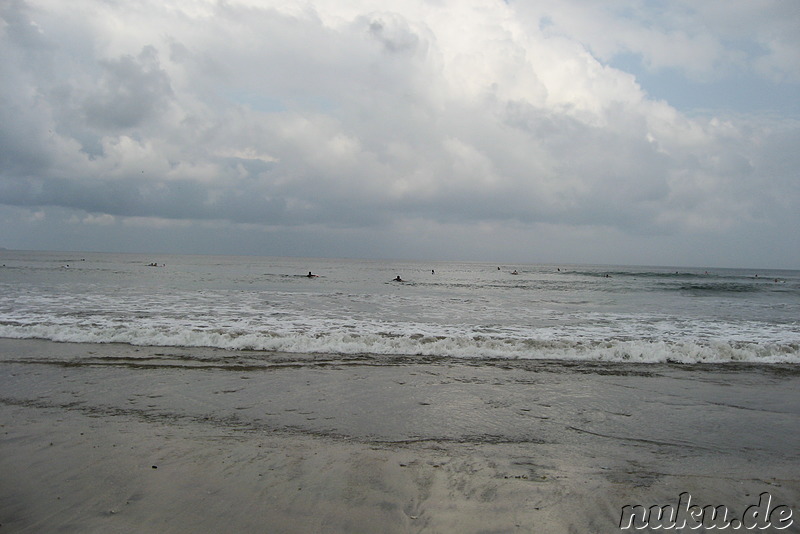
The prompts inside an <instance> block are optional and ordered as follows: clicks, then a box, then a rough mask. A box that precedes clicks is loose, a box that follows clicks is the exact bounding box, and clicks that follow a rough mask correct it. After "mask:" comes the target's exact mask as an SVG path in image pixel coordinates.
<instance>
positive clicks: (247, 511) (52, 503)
mask: <svg viewBox="0 0 800 534" xmlns="http://www.w3.org/2000/svg"><path fill="white" fill-rule="evenodd" d="M259 356H262V357H264V358H265V360H270V358H272V359H271V360H270V361H265V362H263V363H264V365H262V366H260V367H254V366H252V365H248V363H249V360H248V358H250V357H251V355H248V354H242V353H236V352H228V351H220V350H217V349H214V350H205V349H175V348H165V347H157V348H156V347H131V346H113V345H102V346H100V345H80V344H56V343H53V342H47V341H35V340H7V339H0V392H2V393H0V532H4V531H6V530H8V531H9V532H46V531H56V530H58V531H66V532H109V531H115V532H137V531H157V532H220V531H239V532H263V531H269V532H379V531H380V532H488V531H491V532H569V531H575V532H584V531H598V532H612V531H620V530H619V528H618V523H619V520H620V513H621V509H622V507H623V506H625V505H635V504H641V505H644V506H645V507H649V506H651V505H664V504H667V503H677V502H678V496H679V494H681V493H683V492H689V493H691V495H692V498H693V501H694V502H696V503H698V504H700V505H701V506H702V505H707V504H708V505H714V506H717V505H725V506H727V507H728V508H729V509H730V510H731V512H732V513H735V514H741V513H742V512H743V511H744V510H745V509H746V508H747V507H748V506H751V505H753V504H757V503H758V496H759V495H760V494H761V493H762V492H769V493H770V495H771V496H772V498H773V499H774V501H775V502H776V503H781V504H785V505H788V506H790V507H791V508H792V509H793V510H794V511H795V514H797V513H800V508H798V504H799V503H800V461H798V460H800V457H798V451H797V446H796V445H797V438H796V436H797V435H798V431H800V387H798V386H800V372H798V371H797V370H796V369H794V368H793V367H792V366H791V365H780V364H777V365H772V366H760V365H757V364H722V365H719V364H718V366H719V368H717V369H715V368H714V366H713V365H712V364H707V365H702V366H701V368H698V366H697V365H692V366H687V365H682V366H676V365H670V364H605V363H602V364H601V363H596V362H552V361H548V362H541V361H525V362H520V361H519V360H515V361H512V362H497V361H495V362H490V363H485V362H480V361H477V360H468V361H454V360H452V359H446V360H441V359H437V360H430V359H428V360H424V361H419V360H417V361H415V360H414V359H413V358H405V359H402V360H401V359H397V358H387V359H381V358H373V359H369V360H368V361H362V362H359V361H357V360H356V359H353V358H349V357H348V358H339V359H337V358H336V357H323V356H319V355H317V356H314V355H272V356H270V355H266V356H265V355H263V354H261V355H259ZM208 364H211V365H208ZM204 365H205V366H204ZM630 531H631V532H633V531H634V530H633V529H631V530H630Z"/></svg>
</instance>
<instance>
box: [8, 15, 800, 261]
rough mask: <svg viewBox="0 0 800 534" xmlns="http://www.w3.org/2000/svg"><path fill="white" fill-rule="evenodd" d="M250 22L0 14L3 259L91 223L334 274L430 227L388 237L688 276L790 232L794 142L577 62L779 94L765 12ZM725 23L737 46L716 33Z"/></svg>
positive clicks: (782, 38)
mask: <svg viewBox="0 0 800 534" xmlns="http://www.w3.org/2000/svg"><path fill="white" fill-rule="evenodd" d="M268 4H269V2H264V3H262V4H259V5H258V6H250V5H247V3H245V2H228V3H224V4H219V3H215V2H210V1H209V2H208V3H203V2H196V3H194V4H191V5H183V4H180V3H167V4H164V3H158V2H151V3H147V2H144V3H141V4H137V5H136V6H130V5H127V4H101V3H96V2H95V1H94V0H82V1H81V2H79V4H78V8H77V9H75V10H67V9H66V8H65V7H64V6H63V5H62V4H60V3H58V2H55V1H49V0H29V1H27V2H25V1H22V0H15V1H13V2H7V3H5V4H4V5H3V6H2V7H0V16H2V21H3V26H2V33H0V41H2V42H0V74H2V79H1V80H0V99H1V100H0V103H2V105H0V205H4V206H6V207H7V208H6V209H13V210H17V209H24V210H27V211H28V213H31V214H34V213H35V214H38V215H36V217H33V216H31V220H32V221H35V224H34V223H33V222H32V223H31V225H30V226H29V227H28V229H29V232H26V231H25V230H24V228H25V227H24V226H19V225H15V228H18V230H17V232H18V234H17V235H19V237H18V238H16V241H13V243H10V244H12V245H14V244H15V243H16V244H18V243H20V242H22V241H24V240H30V239H32V238H31V237H30V236H31V235H36V234H35V232H36V231H38V232H44V231H47V230H46V228H53V227H49V226H47V224H46V221H47V220H50V219H51V220H52V224H54V225H57V224H63V221H64V217H65V216H66V215H65V214H66V213H74V214H75V215H76V216H75V217H70V218H69V221H71V222H70V224H72V225H74V226H75V228H79V227H83V228H84V229H85V230H86V231H87V232H89V230H91V233H92V235H95V234H96V233H97V232H100V231H101V229H100V228H99V227H100V226H101V223H102V226H103V229H102V232H105V233H102V232H101V234H98V235H107V236H108V241H109V242H118V241H119V240H115V239H114V237H113V236H114V235H115V234H114V232H121V231H122V230H121V229H122V228H123V227H125V228H127V230H125V233H124V235H126V236H128V237H127V238H128V239H133V238H132V237H130V232H131V231H132V230H131V228H132V226H126V221H130V222H135V223H136V224H135V225H134V226H136V225H138V224H139V223H140V222H142V221H147V220H148V219H152V224H154V225H158V226H159V228H161V229H162V231H163V232H167V231H168V230H169V228H170V227H172V228H173V231H175V232H179V233H185V232H190V230H188V229H187V227H186V225H185V224H186V223H187V222H192V223H193V224H197V225H206V226H204V227H203V229H202V230H201V229H199V228H198V230H197V231H198V232H200V231H202V232H209V227H208V226H207V225H212V226H213V225H215V226H214V227H215V228H217V229H219V231H223V230H222V229H224V231H225V232H234V234H236V232H241V234H240V235H241V236H242V245H241V249H240V252H247V251H248V249H247V244H246V243H248V242H253V241H254V240H253V239H252V234H253V232H257V231H259V230H258V228H260V229H261V230H260V231H262V232H266V234H265V235H267V234H269V235H273V236H274V237H276V234H275V232H283V234H281V235H282V236H283V237H281V238H280V239H278V238H277V237H276V238H275V242H282V243H290V242H291V243H293V244H292V245H291V247H289V246H288V245H286V246H287V247H288V248H286V249H282V250H290V251H295V249H296V248H297V247H298V246H300V245H297V244H296V241H293V239H291V238H289V237H288V236H289V235H292V236H295V238H296V237H297V236H298V235H300V234H298V232H301V233H302V232H306V231H308V232H311V231H313V232H317V233H320V232H322V233H325V234H326V235H328V236H329V238H330V239H332V240H333V242H338V243H340V244H341V250H342V253H341V255H348V254H349V252H348V250H354V251H355V250H357V251H359V252H357V253H358V254H365V252H364V251H363V249H364V246H362V245H363V244H364V243H372V244H373V245H374V246H375V247H376V248H375V253H376V254H381V253H385V251H383V250H382V249H381V247H380V246H378V245H376V243H380V242H381V237H380V236H386V235H391V233H395V234H399V235H403V234H404V232H406V231H411V230H410V229H411V228H414V229H416V232H417V234H420V232H422V230H420V228H426V229H427V230H425V231H426V232H430V235H429V236H425V237H423V236H422V235H417V236H416V237H415V236H414V233H413V232H412V233H411V234H410V235H408V236H407V237H406V238H405V240H404V243H405V244H404V246H403V248H402V250H403V251H405V252H404V253H407V254H414V252H413V251H414V250H415V246H416V247H417V248H416V250H418V251H420V253H423V252H424V251H428V250H433V251H435V250H436V247H435V246H433V245H431V244H430V243H432V242H435V241H436V240H437V239H438V240H439V241H442V240H446V239H454V240H455V241H458V239H456V238H455V237H454V236H462V235H463V236H466V235H469V234H470V233H474V232H475V231H476V229H480V228H483V229H486V228H491V229H492V232H493V233H492V234H491V235H486V236H484V239H485V241H484V243H483V244H481V243H480V242H479V241H477V240H475V241H473V242H470V241H469V239H468V238H467V237H464V238H463V239H464V240H465V241H463V246H465V247H466V249H465V250H466V251H465V252H464V257H470V256H482V255H484V254H486V253H489V251H491V253H492V254H496V253H498V251H499V250H500V249H502V248H503V247H499V245H498V243H497V235H498V234H497V232H499V233H500V234H499V235H512V234H513V235H515V236H517V239H525V238H524V237H523V236H524V232H525V231H528V232H532V233H534V234H536V233H538V232H539V230H540V229H541V228H542V227H547V228H550V229H551V233H552V234H553V235H559V236H560V242H561V243H572V245H569V246H571V247H576V248H574V249H570V250H568V249H564V248H562V247H561V246H560V245H558V244H551V245H550V248H549V249H548V250H549V253H550V254H552V255H557V256H559V257H562V256H563V257H567V256H568V257H579V256H580V253H579V250H580V249H581V247H586V242H585V241H584V238H583V237H580V238H579V236H586V235H589V234H591V235H606V236H608V239H616V240H622V239H625V238H624V236H628V239H631V240H634V239H635V240H639V239H645V238H647V239H665V240H666V239H669V240H670V242H672V240H673V239H677V240H678V242H680V241H681V240H683V241H684V242H686V248H685V249H683V250H676V251H675V254H676V255H680V254H683V255H684V256H683V258H684V260H683V261H695V262H696V261H698V259H697V258H701V257H700V256H697V253H696V252H695V250H696V249H698V248H702V247H698V246H696V245H692V243H697V242H699V241H706V240H707V239H709V237H708V236H717V238H718V239H719V240H720V242H725V241H727V240H728V238H729V236H733V235H739V236H742V235H745V232H744V231H743V229H745V228H748V229H750V228H752V227H754V226H758V227H760V228H763V229H772V230H774V229H775V228H776V227H778V226H780V225H785V224H795V225H796V224H797V223H799V222H800V219H799V217H800V216H798V215H797V213H795V212H796V210H795V209H793V206H796V205H797V200H798V184H797V180H796V177H797V170H798V169H799V168H800V161H798V156H797V155H796V151H795V149H794V148H793V147H794V146H796V143H797V141H798V137H800V125H798V123H797V121H796V120H794V119H792V118H788V117H781V116H779V115H777V116H776V115H775V114H769V115H760V116H759V115H752V114H746V113H739V114H734V113H732V112H731V110H729V109H726V110H724V111H723V110H720V111H719V112H718V113H715V112H712V113H709V112H708V111H706V112H703V113H690V112H687V111H685V110H684V111H682V110H678V109H676V108H674V107H672V106H670V104H669V102H668V101H664V100H656V99H652V98H650V97H648V94H647V92H646V91H645V90H643V89H642V88H641V87H640V86H639V84H638V83H637V80H636V78H635V77H634V76H632V75H631V74H629V73H626V72H624V71H621V70H618V69H615V68H612V67H610V66H609V65H608V64H604V63H602V62H601V61H600V60H598V59H597V57H599V58H600V59H603V58H606V60H608V61H610V60H611V59H612V58H613V57H614V56H615V54H618V53H622V52H624V53H628V52H631V51H633V52H636V53H637V54H641V57H643V58H649V59H647V62H648V63H649V64H650V65H652V66H654V68H655V65H663V66H666V67H669V68H683V69H685V71H686V72H687V73H691V72H694V70H696V69H698V68H702V67H703V66H709V65H713V66H714V68H715V69H719V72H725V71H729V72H733V71H738V72H741V69H742V68H743V67H742V65H745V64H746V65H748V67H747V70H748V72H750V73H751V74H750V75H752V76H759V75H760V76H763V77H764V79H769V80H772V81H771V82H769V83H778V82H775V80H782V81H781V82H779V83H784V84H786V83H788V84H793V83H797V82H796V81H793V79H792V77H791V76H790V75H789V74H788V73H789V72H794V71H793V70H792V69H793V68H794V65H795V64H794V63H793V61H794V59H793V58H794V55H793V54H797V53H798V44H797V42H796V38H795V37H794V35H793V34H791V35H790V34H789V33H787V32H778V34H777V36H776V37H774V38H773V39H772V41H770V45H769V47H766V45H765V43H766V41H765V39H766V37H765V36H764V33H763V30H764V29H765V28H768V27H769V25H770V24H771V23H772V22H775V23H776V24H778V26H779V27H783V26H785V24H786V23H785V22H783V21H781V22H780V23H778V22H777V21H778V19H779V18H781V17H789V18H791V17H793V16H795V15H796V13H794V12H792V10H791V9H790V8H789V7H787V6H786V5H784V4H780V3H776V5H775V6H773V7H774V9H772V10H765V11H764V12H763V13H760V14H754V13H753V11H752V10H751V9H750V8H749V7H748V5H746V4H741V5H740V4H737V5H736V6H733V7H732V8H731V9H732V10H733V11H734V12H735V13H733V14H729V13H728V14H726V15H725V16H724V17H723V15H722V13H720V12H719V11H715V10H714V9H713V6H714V5H716V4H713V3H710V4H708V5H706V6H705V7H700V8H696V9H695V8H691V9H690V8H688V7H687V6H685V5H682V7H681V6H678V7H675V8H669V7H665V9H667V13H658V14H655V13H653V12H649V11H647V9H648V8H647V7H646V6H645V5H644V4H641V3H639V2H619V3H618V4H615V5H617V7H618V8H619V9H616V10H615V9H605V8H603V9H599V8H587V12H586V13H585V14H583V15H581V14H580V10H579V9H576V7H586V6H585V5H583V4H582V3H581V2H577V1H575V2H567V1H565V2H556V3H551V4H550V5H548V4H547V3H545V4H542V6H543V7H538V8H536V9H533V8H531V7H530V6H518V5H516V4H514V3H513V2H512V3H511V5H506V4H503V3H493V2H483V1H481V0H475V1H474V2H467V3H463V2H459V3H454V4H453V5H444V4H442V5H441V6H439V5H433V4H426V3H421V2H420V3H416V2H411V3H409V2H397V3H396V5H394V4H395V3H392V2H390V3H389V4H385V3H383V4H381V5H380V6H377V5H374V4H372V3H370V2H364V3H363V5H361V4H360V3H358V2H356V3H352V4H349V5H347V6H341V5H339V4H337V3H336V2H333V1H331V2H326V1H322V0H319V1H317V2H314V3H312V4H309V5H305V4H303V5H301V4H297V5H295V4H292V3H291V2H289V3H287V2H281V3H278V2H276V3H275V4H274V5H272V6H269V5H268ZM445 4H446V2H445ZM592 5H594V4H592ZM687 5H688V4H687ZM726 5H727V4H726ZM709 6H711V7H709ZM625 7H635V8H636V11H634V12H635V13H637V15H636V16H631V15H630V13H632V12H631V11H626V10H625V9H622V8H625ZM787 10H788V11H787ZM726 13H727V12H726ZM656 15H658V17H656ZM662 15H663V16H662ZM745 16H747V17H755V20H754V24H753V27H754V28H755V29H754V31H753V33H752V34H748V33H744V32H743V31H742V30H741V28H739V27H738V26H737V24H736V23H735V21H737V20H741V18H742V17H745ZM591 17H595V18H596V20H595V21H594V23H593V21H592V18H591ZM654 17H655V18H654ZM654 20H659V21H662V22H659V23H658V24H655V25H648V24H645V22H647V21H654ZM543 21H544V22H543ZM709 21H711V22H713V24H712V23H710V22H709ZM703 24H705V25H706V27H710V28H711V29H712V30H714V31H712V32H711V33H709V37H708V38H707V39H706V38H701V37H700V33H699V32H698V30H697V28H698V27H699V26H701V25H703ZM609 27H613V28H616V29H619V30H620V32H619V33H618V34H617V37H615V39H616V40H614V41H611V40H609V39H610V38H608V37H604V35H606V34H608V33H609V32H608V31H607V30H608V28H609ZM656 37H657V39H656ZM732 37H735V38H736V39H737V40H736V44H735V45H731V46H730V47H726V46H727V45H726V43H727V41H728V40H729V39H731V38H732ZM654 39H655V40H654ZM659 39H661V40H663V42H664V43H670V42H674V43H675V46H674V50H671V49H670V48H669V47H662V48H658V49H656V48H655V44H654V43H656V42H661V41H659ZM747 43H750V44H747ZM684 44H686V46H689V45H691V48H692V49H693V50H694V53H693V55H692V57H687V56H685V50H684V48H682V47H683V45H684ZM751 48H752V49H755V48H758V49H759V50H762V52H761V53H759V54H756V53H752V54H749V55H748V54H744V53H743V52H742V50H744V49H746V50H750V49H751ZM590 52H592V53H590ZM592 54H595V55H592ZM596 56H597V57H596ZM779 58H784V59H783V60H782V61H781V60H779ZM726 62H727V63H726ZM726 64H727V66H726ZM781 69H785V71H786V73H787V74H785V75H780V74H779V73H780V71H781ZM696 87H697V88H698V89H702V84H700V85H697V86H696ZM776 106H780V103H776ZM776 109H777V110H779V109H780V107H778V108H776ZM64 210H66V211H64ZM9 213H10V212H9ZM15 213H16V211H15ZM204 221H205V222H204ZM778 221H780V223H778ZM110 223H113V224H110ZM237 228H238V230H237ZM36 229H38V230H36ZM281 229H282V230H281ZM404 229H405V230H404ZM504 229H505V230H504ZM525 229H527V230H525ZM609 229H611V231H609ZM597 232H600V233H599V234H598V233H597ZM39 235H41V234H39ZM118 235H122V234H118ZM237 235H239V234H237ZM245 235H247V236H248V237H247V238H246V239H245V237H244V236H245ZM303 235H306V237H305V238H303V239H300V240H301V241H303V240H305V241H306V242H308V243H315V244H316V246H320V245H319V240H318V239H310V238H309V237H308V236H309V235H310V234H303ZM23 236H25V237H24V238H23ZM356 236H358V237H356ZM433 236H436V237H433ZM571 236H573V237H574V238H573V237H571ZM673 236H674V237H673ZM38 239H39V242H41V243H47V242H48V240H47V239H44V238H43V237H40V238H38ZM98 239H99V238H98ZM459 239H460V238H459ZM429 240H431V241H429ZM34 241H35V239H34ZM177 241H178V242H180V240H177ZM185 241H186V242H195V241H198V240H195V239H190V238H188V236H187V237H186V239H185ZM455 241H454V242H455ZM664 242H666V241H664ZM414 243H416V245H415V244H414ZM0 245H2V243H0ZM43 246H44V245H43ZM76 246H77V245H76ZM227 246H229V244H226V247H227ZM454 246H455V245H454ZM537 246H542V244H538V245H537ZM741 246H742V247H743V251H742V252H741V255H740V257H741V258H742V260H741V261H746V258H747V244H746V243H742V244H741ZM348 247H349V248H348ZM212 248H213V246H212ZM328 248H330V249H335V248H336V246H335V245H333V244H330V245H326V250H327V249H328ZM607 248H608V249H612V248H614V246H612V244H611V243H610V242H609V244H608V247H607ZM657 248H658V247H656V249H657ZM505 250H506V253H508V254H516V251H515V250H514V244H513V243H508V244H507V245H506V247H505ZM210 251H213V250H210ZM317 251H318V249H314V248H313V247H312V245H310V244H309V248H308V249H305V250H304V252H302V253H304V254H307V255H314V253H315V252H317ZM259 252H263V251H259ZM355 253H356V252H353V254H355ZM452 255H457V253H456V252H452ZM720 257H722V256H720ZM725 257H726V258H728V257H729V256H725ZM632 258H633V260H629V261H635V255H634V256H632ZM772 258H773V260H774V261H776V262H782V263H783V264H791V262H794V261H797V260H798V258H797V253H794V254H789V255H787V253H786V252H775V254H774V255H773V256H772ZM538 259H540V260H541V259H542V258H538ZM553 259H554V260H557V259H558V258H553ZM701 259H702V258H701ZM582 261H593V258H591V257H584V258H583V260H582ZM639 261H643V262H647V261H648V258H647V257H646V255H645V256H643V257H642V258H641V259H640V260H639ZM726 261H728V260H727V259H726ZM707 262H708V263H712V262H713V258H709V259H708V260H707Z"/></svg>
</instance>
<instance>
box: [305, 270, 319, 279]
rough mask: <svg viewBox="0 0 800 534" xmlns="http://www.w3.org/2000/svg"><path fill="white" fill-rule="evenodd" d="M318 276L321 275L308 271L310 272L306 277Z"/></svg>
mask: <svg viewBox="0 0 800 534" xmlns="http://www.w3.org/2000/svg"><path fill="white" fill-rule="evenodd" d="M317 276H319V275H317V274H311V271H308V274H307V275H306V278H316V277H317Z"/></svg>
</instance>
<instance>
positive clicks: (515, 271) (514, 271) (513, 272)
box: [511, 269, 519, 274]
mask: <svg viewBox="0 0 800 534" xmlns="http://www.w3.org/2000/svg"><path fill="white" fill-rule="evenodd" d="M511 274H519V273H518V272H517V270H516V269H514V270H513V271H512V272H511Z"/></svg>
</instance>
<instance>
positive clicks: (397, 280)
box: [393, 274, 403, 282]
mask: <svg viewBox="0 0 800 534" xmlns="http://www.w3.org/2000/svg"><path fill="white" fill-rule="evenodd" d="M402 281H403V279H402V278H400V275H399V274H398V275H397V278H395V279H394V280H393V282H402Z"/></svg>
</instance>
